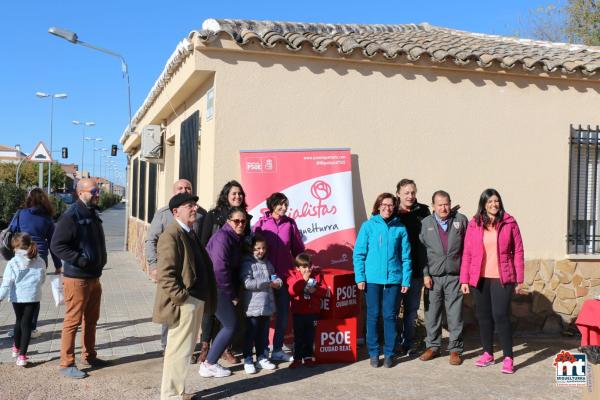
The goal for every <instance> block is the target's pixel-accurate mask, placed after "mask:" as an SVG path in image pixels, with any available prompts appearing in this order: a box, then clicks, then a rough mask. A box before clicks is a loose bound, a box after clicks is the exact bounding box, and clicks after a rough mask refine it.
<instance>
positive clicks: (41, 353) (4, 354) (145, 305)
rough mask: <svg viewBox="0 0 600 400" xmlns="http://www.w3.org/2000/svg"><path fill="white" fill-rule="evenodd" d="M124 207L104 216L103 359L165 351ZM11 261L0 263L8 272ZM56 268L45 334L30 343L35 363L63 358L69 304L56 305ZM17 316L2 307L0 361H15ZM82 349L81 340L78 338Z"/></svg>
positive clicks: (43, 315)
mask: <svg viewBox="0 0 600 400" xmlns="http://www.w3.org/2000/svg"><path fill="white" fill-rule="evenodd" d="M124 215H125V208H124V204H119V205H117V206H116V207H114V208H112V209H110V210H107V211H105V212H104V213H103V214H102V217H101V218H102V219H103V221H104V229H105V235H106V242H107V249H108V253H109V254H108V264H107V266H106V267H105V268H104V274H103V276H102V306H101V314H100V320H99V321H98V332H97V336H96V337H97V342H96V343H97V347H96V348H97V350H98V355H99V357H122V356H131V355H141V354H147V353H152V352H157V351H159V350H160V343H159V339H160V326H159V325H157V324H154V323H152V321H151V314H152V305H153V301H154V289H155V286H154V284H153V283H152V282H151V281H150V280H149V279H148V278H147V277H146V275H145V274H144V273H143V272H141V271H140V270H139V268H138V266H137V265H136V262H135V260H134V258H133V257H132V256H131V254H129V253H127V252H124V251H123V231H124ZM5 265H6V261H4V260H2V262H0V270H1V271H3V270H4V266H5ZM53 271H54V268H53V266H52V265H50V266H49V267H48V276H47V277H46V278H47V279H46V283H45V284H44V290H43V298H42V301H41V309H40V317H39V324H38V329H39V331H40V332H41V333H42V336H41V337H40V338H37V339H33V340H32V341H31V345H30V348H29V356H30V358H31V360H32V361H33V362H40V361H48V360H51V359H54V358H57V357H58V356H59V352H60V334H61V329H62V321H63V316H64V306H60V307H56V306H55V305H54V300H53V299H52V290H51V289H50V281H51V280H52V279H56V278H57V276H56V275H54V274H53ZM13 324H14V314H13V310H12V306H11V303H10V302H7V301H3V302H1V303H0V362H10V363H12V362H13V360H12V358H11V354H10V348H11V346H12V342H11V339H10V338H8V336H7V333H8V331H10V330H12V329H13ZM77 343H78V345H77V346H78V347H77V349H76V351H79V349H80V339H79V336H78V339H77Z"/></svg>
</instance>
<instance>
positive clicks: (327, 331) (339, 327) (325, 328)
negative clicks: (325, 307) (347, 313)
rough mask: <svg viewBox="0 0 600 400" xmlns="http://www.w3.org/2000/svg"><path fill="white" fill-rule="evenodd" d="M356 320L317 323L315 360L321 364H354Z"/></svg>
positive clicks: (355, 354) (331, 320)
mask: <svg viewBox="0 0 600 400" xmlns="http://www.w3.org/2000/svg"><path fill="white" fill-rule="evenodd" d="M356 331H357V326H356V318H348V319H327V320H319V321H317V327H316V329H315V359H316V361H317V362H318V363H320V364H325V363H343V362H346V363H352V362H355V361H356V359H357V356H358V353H357V349H356V339H357V337H356Z"/></svg>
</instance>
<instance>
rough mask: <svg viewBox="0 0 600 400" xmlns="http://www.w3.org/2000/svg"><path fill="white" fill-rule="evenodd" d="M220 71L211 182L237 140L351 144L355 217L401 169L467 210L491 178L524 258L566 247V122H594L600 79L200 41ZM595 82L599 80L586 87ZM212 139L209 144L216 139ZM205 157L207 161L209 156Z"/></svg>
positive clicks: (423, 189)
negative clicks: (228, 48) (253, 49)
mask: <svg viewBox="0 0 600 400" xmlns="http://www.w3.org/2000/svg"><path fill="white" fill-rule="evenodd" d="M195 58H196V65H197V68H202V69H208V70H215V71H217V72H216V74H215V85H216V86H217V87H218V90H217V91H216V123H215V126H214V132H210V135H214V136H213V137H212V138H211V139H208V138H207V136H208V135H207V134H206V133H205V132H203V136H204V137H203V140H207V139H208V140H211V141H214V149H215V153H214V164H213V163H212V162H210V163H209V162H208V160H207V159H209V158H208V157H205V158H203V160H202V162H201V167H200V168H201V169H213V170H214V186H213V188H212V190H213V193H216V191H217V190H218V188H220V186H221V185H222V184H223V183H224V182H225V181H226V180H227V179H230V178H232V177H235V178H239V176H240V171H239V160H238V157H239V156H238V152H239V150H240V149H246V150H249V149H271V148H272V149H277V148H311V147H315V148H319V147H350V148H351V149H352V153H353V154H355V155H356V157H355V158H354V159H353V161H356V162H357V165H356V166H355V172H358V173H359V174H360V176H359V177H358V176H357V177H356V179H355V188H354V189H355V190H354V192H355V202H356V203H357V204H356V206H357V207H356V208H357V214H358V215H357V217H358V218H359V221H361V220H363V219H364V218H365V216H366V212H365V210H368V209H370V207H371V205H372V202H373V199H374V198H375V196H376V195H377V194H378V193H380V192H382V191H394V189H395V185H396V183H397V181H398V180H399V179H400V178H403V177H410V178H413V179H415V180H416V181H417V183H418V187H419V199H420V201H422V202H426V203H429V199H430V196H431V193H432V192H433V191H434V190H437V189H445V190H447V191H449V192H450V193H451V195H452V196H453V201H454V203H455V204H460V205H461V206H462V209H461V211H462V212H463V213H465V214H466V215H468V216H471V215H472V214H473V213H474V211H475V208H476V204H477V200H478V197H479V195H480V193H481V191H482V190H483V189H485V188H486V187H495V188H496V189H498V190H499V191H500V193H501V194H502V195H503V199H504V203H505V207H506V209H507V210H508V212H509V213H511V214H513V215H514V216H516V218H517V220H518V221H519V223H520V225H521V229H522V231H523V236H524V240H525V246H526V257H527V258H544V259H549V258H552V259H562V258H564V257H565V235H566V223H567V193H568V150H569V146H568V137H569V124H570V123H576V124H579V123H583V124H588V123H590V124H596V123H598V121H599V119H600V118H599V117H598V112H597V110H598V109H599V106H600V95H599V92H598V89H599V88H600V86H599V85H598V84H597V83H596V82H578V81H566V80H558V79H539V78H535V77H531V76H529V77H524V76H517V75H515V76H510V75H507V74H505V73H503V74H494V73H488V72H484V73H477V72H472V71H460V70H456V71H447V70H443V69H437V70H434V69H431V68H415V67H409V66H398V65H395V64H393V63H387V64H385V63H382V64H374V63H369V62H345V61H339V60H322V59H317V58H300V57H293V56H286V55H269V54H261V55H255V54H252V53H244V52H236V53H233V52H225V51H215V50H205V51H203V52H196V54H195ZM590 86H593V87H594V88H595V89H594V90H592V89H589V87H590ZM211 144H212V143H211ZM207 164H208V165H207Z"/></svg>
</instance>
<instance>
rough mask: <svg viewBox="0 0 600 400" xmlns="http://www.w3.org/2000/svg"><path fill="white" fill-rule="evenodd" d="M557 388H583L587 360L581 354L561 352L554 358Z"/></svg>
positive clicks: (585, 381) (585, 378) (585, 380)
mask: <svg viewBox="0 0 600 400" xmlns="http://www.w3.org/2000/svg"><path fill="white" fill-rule="evenodd" d="M553 365H554V366H555V367H556V385H557V386H585V385H586V383H587V374H586V368H587V359H586V355H585V354H583V353H570V352H568V351H566V350H561V351H560V353H558V354H557V355H556V356H555V357H554V363H553Z"/></svg>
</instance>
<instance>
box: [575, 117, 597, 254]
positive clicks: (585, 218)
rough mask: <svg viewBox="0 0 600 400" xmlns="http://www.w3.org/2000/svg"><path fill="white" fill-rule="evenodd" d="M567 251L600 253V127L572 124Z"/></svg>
mask: <svg viewBox="0 0 600 400" xmlns="http://www.w3.org/2000/svg"><path fill="white" fill-rule="evenodd" d="M569 145H570V155H569V213H568V214H569V221H568V235H567V252H568V253H569V254H600V225H599V224H598V214H599V213H600V201H599V193H598V165H599V162H600V157H599V155H598V152H599V151H600V130H599V127H598V126H596V128H595V129H592V128H590V127H589V126H588V127H587V128H582V127H581V125H579V127H577V128H575V127H573V126H571V133H570V140H569Z"/></svg>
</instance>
